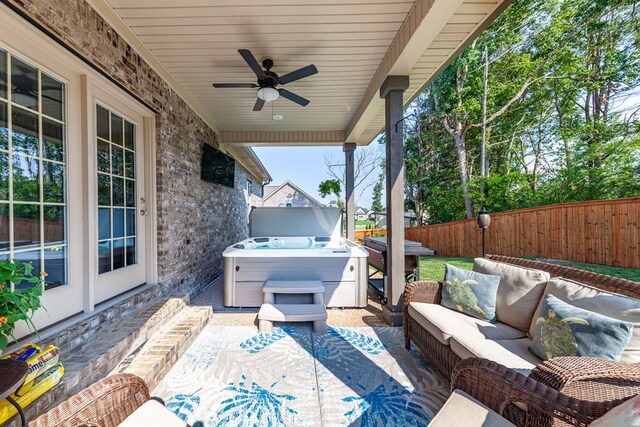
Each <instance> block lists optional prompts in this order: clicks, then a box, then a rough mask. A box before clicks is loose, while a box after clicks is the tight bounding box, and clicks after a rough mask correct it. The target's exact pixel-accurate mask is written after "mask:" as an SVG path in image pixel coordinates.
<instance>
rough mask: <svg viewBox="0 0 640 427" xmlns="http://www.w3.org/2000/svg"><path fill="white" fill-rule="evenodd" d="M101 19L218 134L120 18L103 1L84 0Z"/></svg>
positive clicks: (190, 97) (209, 118)
mask: <svg viewBox="0 0 640 427" xmlns="http://www.w3.org/2000/svg"><path fill="white" fill-rule="evenodd" d="M86 1H87V3H89V5H90V6H91V7H92V8H93V9H94V10H95V11H96V12H98V13H99V14H100V16H102V18H103V19H104V20H105V21H106V22H107V23H108V24H109V25H110V26H111V27H112V28H113V29H114V30H116V31H117V32H118V34H119V35H120V37H122V38H123V39H124V40H125V41H126V42H127V43H128V44H129V46H131V48H132V49H134V50H135V51H136V53H137V54H138V55H140V57H141V58H142V59H143V60H144V61H145V62H146V63H147V64H148V65H149V66H150V67H151V68H152V69H153V70H154V71H155V72H156V73H158V75H159V76H160V77H161V78H162V79H163V80H164V81H165V82H167V84H168V85H169V86H170V87H171V89H173V90H174V91H175V92H176V93H177V94H178V95H179V96H180V97H181V98H182V99H183V100H184V101H185V102H186V103H187V105H189V107H190V108H191V109H192V110H193V111H194V112H195V113H196V114H197V115H198V116H199V117H200V118H201V119H202V120H204V122H205V123H206V124H207V125H208V126H209V127H210V128H211V129H212V130H213V131H214V132H216V133H218V134H219V133H220V130H219V129H220V127H219V126H218V124H217V123H216V122H215V121H214V120H213V119H212V118H211V117H210V116H209V115H207V114H206V113H205V112H204V110H203V109H202V108H201V107H200V105H199V104H198V103H197V102H196V101H195V99H193V97H192V96H191V95H190V94H189V92H187V91H186V90H185V89H184V88H183V87H182V85H180V83H179V82H178V81H177V80H176V79H175V77H173V75H172V74H171V73H170V72H169V71H168V70H167V69H166V68H165V67H164V66H163V65H162V63H161V62H160V61H159V60H158V59H157V58H156V57H155V55H154V54H153V53H151V51H150V50H149V49H147V47H146V46H145V45H144V43H142V41H140V39H139V38H138V36H137V35H136V34H135V33H134V32H133V31H132V30H131V28H129V26H128V25H127V24H126V23H125V22H124V21H123V20H122V18H120V16H119V15H118V14H117V13H116V12H115V11H114V10H113V9H112V8H111V6H110V5H109V4H108V3H106V1H105V0H86Z"/></svg>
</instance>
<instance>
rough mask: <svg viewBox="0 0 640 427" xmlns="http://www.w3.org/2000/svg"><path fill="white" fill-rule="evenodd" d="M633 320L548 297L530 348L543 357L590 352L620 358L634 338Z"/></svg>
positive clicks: (537, 321) (588, 354) (544, 301)
mask: <svg viewBox="0 0 640 427" xmlns="http://www.w3.org/2000/svg"><path fill="white" fill-rule="evenodd" d="M632 332H633V323H630V322H625V321H622V320H618V319H613V318H611V317H607V316H603V315H602V314H599V313H595V312H593V311H589V310H585V309H582V308H578V307H574V306H572V305H571V304H567V303H566V302H564V301H562V300H561V299H558V298H556V297H554V296H553V295H551V294H548V295H547V296H545V297H544V300H543V302H542V306H541V308H540V311H539V312H538V318H537V320H536V329H535V334H534V336H533V340H532V341H531V345H530V346H529V351H530V352H531V353H533V354H535V355H536V356H538V357H539V358H541V359H542V360H548V359H551V358H552V357H558V356H590V357H598V358H601V359H608V360H613V361H616V362H617V361H619V360H620V355H622V352H623V350H624V348H625V347H626V346H627V345H628V344H629V340H631V334H632Z"/></svg>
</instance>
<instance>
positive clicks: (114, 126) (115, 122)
mask: <svg viewBox="0 0 640 427" xmlns="http://www.w3.org/2000/svg"><path fill="white" fill-rule="evenodd" d="M111 142H113V143H114V144H118V145H122V117H119V116H117V115H116V114H113V112H112V113H111Z"/></svg>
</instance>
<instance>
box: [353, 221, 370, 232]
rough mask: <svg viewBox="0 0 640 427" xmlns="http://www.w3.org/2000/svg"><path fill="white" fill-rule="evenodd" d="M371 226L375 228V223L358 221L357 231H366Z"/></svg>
mask: <svg viewBox="0 0 640 427" xmlns="http://www.w3.org/2000/svg"><path fill="white" fill-rule="evenodd" d="M369 225H371V226H372V227H373V225H374V222H373V221H368V220H367V221H359V220H356V230H366V229H367V226H369Z"/></svg>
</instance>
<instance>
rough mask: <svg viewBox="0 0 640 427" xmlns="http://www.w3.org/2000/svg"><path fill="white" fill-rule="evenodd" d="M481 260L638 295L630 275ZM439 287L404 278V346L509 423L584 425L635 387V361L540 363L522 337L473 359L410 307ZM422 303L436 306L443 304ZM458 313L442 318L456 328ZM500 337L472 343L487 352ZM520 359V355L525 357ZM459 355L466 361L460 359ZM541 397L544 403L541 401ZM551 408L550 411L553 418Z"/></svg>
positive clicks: (639, 376) (639, 381)
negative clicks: (509, 352) (508, 352)
mask: <svg viewBox="0 0 640 427" xmlns="http://www.w3.org/2000/svg"><path fill="white" fill-rule="evenodd" d="M487 259H489V260H492V261H497V262H499V263H506V264H508V265H510V266H519V267H524V268H526V269H535V270H542V271H544V272H547V273H549V276H550V277H562V278H565V279H570V280H573V281H576V282H580V283H582V284H585V285H588V286H591V287H594V288H598V289H600V290H603V291H606V292H611V293H616V294H621V295H624V296H628V297H631V298H634V299H640V283H636V282H632V281H629V280H624V279H619V278H614V277H610V276H605V275H601V274H597V273H591V272H586V271H583V270H578V269H575V268H570V267H566V266H561V265H556V264H549V263H544V262H538V261H531V260H525V259H519V258H512V257H506V256H499V255H488V256H487ZM441 292H442V283H441V282H414V283H412V284H409V285H407V287H406V289H405V293H404V331H405V345H406V347H407V349H409V348H410V345H411V343H412V342H413V343H414V344H415V345H416V346H417V347H418V348H419V349H420V350H421V351H422V352H423V353H424V354H425V356H426V357H427V358H428V359H429V360H430V361H431V362H433V364H434V365H435V367H436V368H437V369H438V370H439V371H440V372H441V373H443V374H444V375H446V376H447V377H450V378H451V385H452V389H453V388H459V389H462V390H463V391H465V392H467V393H469V394H470V395H472V396H474V397H475V398H476V399H478V400H480V401H481V402H483V403H484V404H486V405H487V406H489V407H490V408H492V409H493V410H495V411H496V412H498V413H500V414H502V415H503V416H505V418H507V419H509V420H510V421H512V422H513V423H514V424H516V425H535V426H537V425H541V426H543V425H566V423H568V424H571V425H586V424H588V422H590V421H592V420H593V419H595V418H597V417H599V416H601V415H603V414H604V413H605V412H607V411H608V410H609V409H611V408H613V407H615V406H617V405H619V404H620V403H622V402H624V401H625V400H627V399H628V398H630V397H632V396H634V395H636V394H638V393H640V363H632V364H624V363H616V362H610V361H606V360H602V359H594V358H589V357H558V358H554V359H551V360H548V361H545V362H542V361H541V360H539V359H537V358H535V356H533V355H525V354H522V353H523V351H522V345H521V344H520V345H519V348H518V349H515V348H514V349H513V350H514V351H516V352H518V351H519V357H516V358H514V359H509V358H507V361H506V362H505V361H504V359H503V360H493V361H491V360H486V359H490V358H491V357H489V356H484V355H483V356H480V358H477V357H474V355H473V354H470V353H469V352H468V351H464V352H463V351H459V350H458V349H457V348H454V349H452V346H451V345H449V344H450V343H448V342H444V343H443V342H442V341H443V338H442V336H436V335H435V334H434V333H433V328H432V327H430V328H429V329H431V332H430V331H429V330H428V328H427V327H425V322H424V319H421V318H420V316H419V315H417V314H416V307H417V306H419V305H421V306H422V307H425V305H424V304H420V303H427V304H433V305H439V304H440V299H441ZM499 292H500V291H499ZM426 307H428V308H433V309H437V310H442V308H441V306H438V307H435V306H426ZM437 310H435V311H437ZM445 310H446V309H445ZM462 316H464V315H462ZM467 317H468V316H467ZM460 320H461V321H460V322H453V321H451V320H450V319H449V320H448V324H452V323H457V325H455V327H453V329H455V328H458V330H461V329H460V328H464V327H465V322H467V320H465V319H460ZM476 323H477V322H476ZM498 323H499V322H498ZM427 326H429V325H427ZM497 326H498V327H500V326H501V325H497ZM479 328H482V326H479ZM486 329H489V328H486ZM511 329H513V328H511ZM513 341H514V342H515V341H518V340H515V339H514V340H513ZM520 341H522V342H526V339H524V338H521V339H520ZM504 342H506V341H497V339H494V340H493V342H492V339H490V338H485V337H483V339H482V340H477V346H478V347H482V346H484V348H480V351H489V353H490V348H491V347H492V346H495V347H497V346H498V345H497V344H496V343H504ZM499 345H500V346H502V347H501V349H504V348H507V349H508V348H509V345H504V344H499ZM524 348H525V349H526V347H524ZM487 349H489V350H487ZM525 352H526V350H525ZM523 358H524V359H526V360H525V361H523ZM463 359H468V360H465V361H464V362H462V363H461V361H462V360H463ZM536 360H537V361H538V363H536ZM496 362H498V363H496ZM519 363H520V364H519ZM503 365H511V366H503ZM549 399H551V401H550V400H549ZM545 401H546V402H547V403H546V404H542V403H541V402H545ZM561 408H565V412H562V411H560V409H561ZM550 414H555V418H553V417H552V416H550Z"/></svg>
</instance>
